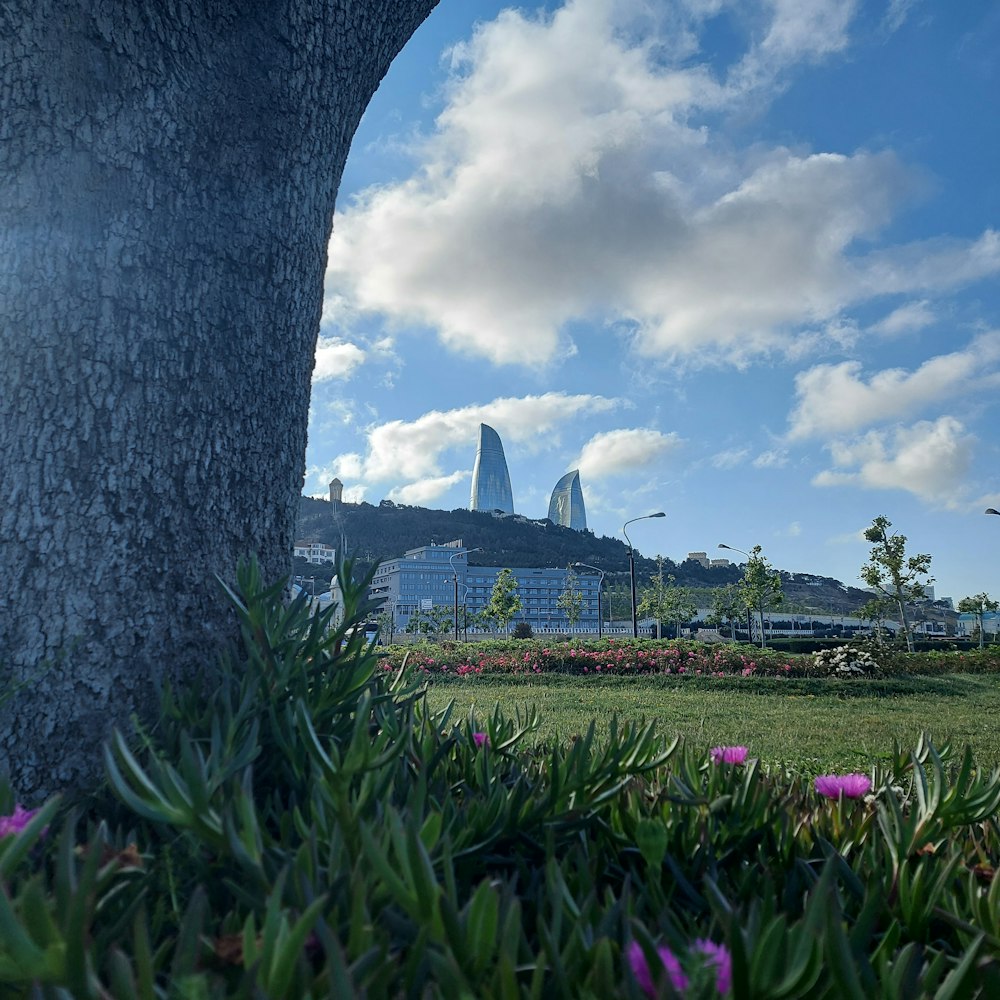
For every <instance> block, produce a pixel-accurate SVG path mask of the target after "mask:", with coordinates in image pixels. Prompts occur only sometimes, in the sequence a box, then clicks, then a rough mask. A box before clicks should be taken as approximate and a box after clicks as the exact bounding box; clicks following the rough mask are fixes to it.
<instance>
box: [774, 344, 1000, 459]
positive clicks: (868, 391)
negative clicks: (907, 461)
mask: <svg viewBox="0 0 1000 1000" xmlns="http://www.w3.org/2000/svg"><path fill="white" fill-rule="evenodd" d="M998 365H1000V331H992V332H990V333H987V334H983V335H982V336H979V337H977V338H976V339H975V340H973V342H972V343H971V344H970V345H969V346H968V347H967V348H966V349H965V350H962V351H955V352H953V353H951V354H940V355H938V356H937V357H933V358H930V359H929V360H927V361H925V362H924V363H923V364H922V365H921V366H920V367H919V368H917V369H916V370H915V371H912V372H908V371H906V370H905V369H902V368H889V369H886V370H884V371H881V372H876V373H875V374H874V375H872V376H870V377H869V378H868V379H865V378H864V377H863V376H862V369H861V363H860V362H859V361H843V362H840V363H839V364H835V365H816V366H815V367H813V368H810V369H809V370H808V371H804V372H801V373H800V374H799V375H797V376H796V378H795V396H796V402H795V405H794V407H793V409H792V412H791V414H790V415H789V430H788V438H789V440H792V441H801V440H805V439H807V438H817V437H818V438H823V437H832V436H835V435H838V434H844V433H849V432H851V431H856V430H859V429H861V428H863V427H867V426H870V425H872V424H877V423H883V422H887V421H892V420H897V419H900V418H903V417H906V416H909V415H912V414H914V413H917V412H919V410H920V409H921V408H923V407H926V406H928V405H930V404H933V403H939V402H941V401H943V400H946V399H950V398H952V397H955V396H958V395H963V394H967V393H969V392H971V391H973V390H979V389H982V388H985V387H987V386H989V385H996V384H997V382H998V381H1000V373H998Z"/></svg>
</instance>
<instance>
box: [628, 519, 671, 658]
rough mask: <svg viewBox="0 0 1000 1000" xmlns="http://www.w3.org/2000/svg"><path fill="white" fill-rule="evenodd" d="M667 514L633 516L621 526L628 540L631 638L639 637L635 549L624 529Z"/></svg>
mask: <svg viewBox="0 0 1000 1000" xmlns="http://www.w3.org/2000/svg"><path fill="white" fill-rule="evenodd" d="M666 516H667V515H666V514H664V513H663V511H662V510H660V511H657V512H656V513H655V514H643V515H642V517H633V518H632V520H631V521H626V522H625V524H624V525H623V526H622V534H623V535H624V536H625V541H626V542H628V573H629V579H630V580H631V581H632V638H633V639H638V638H639V618H638V615H637V614H636V606H635V550H634V549H633V548H632V539H631V538H629V537H628V532H626V531H625V529H626V528H627V527H628V526H629V525H630V524H634V523H635V522H636V521H645V520H647V519H648V518H650V517H666Z"/></svg>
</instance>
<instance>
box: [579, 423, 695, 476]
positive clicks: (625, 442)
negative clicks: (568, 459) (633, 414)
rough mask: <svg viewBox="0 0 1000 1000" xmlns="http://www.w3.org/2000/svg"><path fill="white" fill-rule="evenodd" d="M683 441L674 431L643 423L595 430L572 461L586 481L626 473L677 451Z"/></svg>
mask: <svg viewBox="0 0 1000 1000" xmlns="http://www.w3.org/2000/svg"><path fill="white" fill-rule="evenodd" d="M682 443H683V442H682V441H681V439H680V438H679V437H678V436H677V435H676V434H673V433H671V434H662V433H661V432H660V431H656V430H652V429H650V428H646V427H635V428H627V429H621V430H614V431H605V432H604V433H602V434H595V435H594V436H593V437H592V438H591V439H590V440H589V441H588V442H587V443H586V444H585V445H584V446H583V449H582V450H581V452H580V456H579V458H577V459H576V461H575V462H573V463H572V467H573V468H578V469H579V470H580V478H581V479H582V480H585V481H592V480H600V479H606V478H608V477H609V476H621V475H629V474H631V473H634V472H636V471H637V470H640V469H645V468H647V467H648V466H650V465H652V464H653V463H654V462H658V461H660V460H661V459H663V458H664V457H665V456H666V455H667V454H669V453H670V452H672V451H676V450H677V449H678V448H679V447H680V446H681V444H682Z"/></svg>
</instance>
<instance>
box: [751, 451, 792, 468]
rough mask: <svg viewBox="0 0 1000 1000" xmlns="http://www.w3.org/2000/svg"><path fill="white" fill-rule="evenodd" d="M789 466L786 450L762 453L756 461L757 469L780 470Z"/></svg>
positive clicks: (754, 462)
mask: <svg viewBox="0 0 1000 1000" xmlns="http://www.w3.org/2000/svg"><path fill="white" fill-rule="evenodd" d="M787 464H788V452H787V451H785V450H784V448H773V449H771V450H769V451H762V452H761V453H760V454H759V455H758V456H757V457H756V458H755V459H754V460H753V467H754V468H755V469H780V468H781V467H782V466H784V465H787Z"/></svg>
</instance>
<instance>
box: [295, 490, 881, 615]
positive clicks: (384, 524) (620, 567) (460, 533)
mask: <svg viewBox="0 0 1000 1000" xmlns="http://www.w3.org/2000/svg"><path fill="white" fill-rule="evenodd" d="M335 513H337V512H336V511H335V510H334V506H333V505H332V504H331V503H330V502H329V501H328V500H316V499H314V498H312V497H302V498H301V503H300V506H299V526H298V532H297V534H296V537H297V538H300V539H312V540H315V541H321V542H326V543H327V544H328V545H333V546H335V547H337V546H338V545H339V540H340V536H341V533H343V535H344V537H345V540H346V545H347V552H348V554H349V555H350V556H352V557H353V558H354V559H355V560H357V562H358V564H359V568H365V567H367V566H369V565H371V564H372V562H374V561H375V560H384V559H388V558H392V557H394V556H399V555H402V554H403V553H404V552H405V551H406V550H407V549H414V548H417V547H418V546H421V545H429V544H431V543H432V542H437V543H443V542H450V541H452V540H453V539H456V538H460V539H461V540H462V542H463V543H464V544H465V545H466V546H468V547H469V548H481V549H482V552H474V553H472V554H470V556H469V564H470V565H473V566H476V565H479V566H512V567H513V566H548V567H556V566H567V565H569V564H570V563H574V562H582V563H588V564H589V565H591V566H596V567H597V568H598V569H602V570H604V571H605V573H606V574H607V575H608V583H609V586H611V587H612V588H613V587H615V586H624V585H626V584H627V582H628V546H627V545H626V544H625V543H624V542H623V541H622V540H621V539H618V538H609V537H608V536H607V535H602V536H600V537H598V536H596V535H595V534H594V533H593V532H590V531H582V532H581V531H573V530H571V529H570V528H563V527H561V526H559V525H556V524H553V523H552V522H551V521H548V520H539V521H533V520H531V519H529V518H526V517H522V516H520V515H514V516H512V517H495V516H493V515H492V514H488V513H485V512H483V511H473V510H465V509H459V510H451V511H447V510H430V509H427V508H424V507H410V506H406V505H403V504H393V503H391V502H389V501H385V500H383V501H382V503H381V504H379V506H377V507H374V506H372V505H371V504H367V503H358V504H352V503H345V504H340V505H339V521H338V520H335V517H334V515H335ZM765 556H766V553H765ZM664 563H665V565H664V569H665V572H667V573H673V574H674V575H675V576H676V578H677V583H678V584H679V585H681V586H684V587H695V588H710V587H723V586H725V585H726V584H727V583H736V582H737V581H738V580H739V579H740V577H741V573H740V570H739V569H737V567H736V566H729V567H716V568H713V569H706V568H705V567H703V566H702V565H701V564H700V563H698V562H695V561H694V560H685V561H683V562H681V563H680V564H678V563H675V562H673V561H672V560H670V559H666V560H664ZM296 572H303V570H302V569H301V568H299V569H297V570H296ZM655 572H656V560H655V559H652V558H648V557H645V556H642V555H640V554H639V553H638V552H637V553H636V578H637V579H638V580H639V581H641V582H642V583H644V582H645V581H646V580H648V578H649V576H650V575H651V574H653V573H655ZM781 575H782V587H783V590H784V594H785V602H786V606H788V607H797V606H798V607H802V608H803V609H811V610H816V611H825V612H828V613H832V614H847V613H849V612H850V611H852V610H853V609H854V608H856V607H858V606H859V605H861V604H864V602H865V601H867V600H868V599H869V598H870V597H871V595H870V594H869V593H867V592H866V591H864V590H861V589H859V588H856V587H845V586H844V585H843V584H842V583H841V582H840V581H839V580H834V579H832V578H830V577H822V576H815V575H812V574H809V573H801V572H787V571H784V570H782V571H781Z"/></svg>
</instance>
